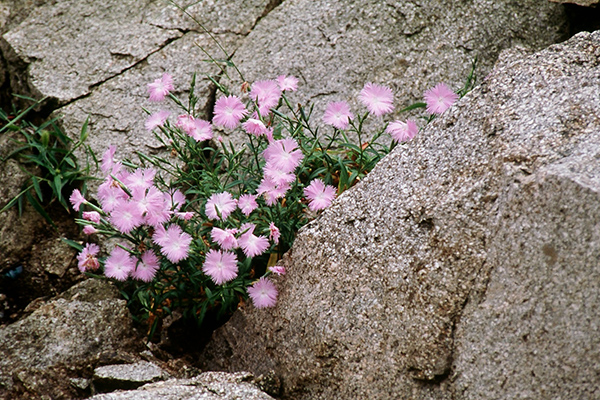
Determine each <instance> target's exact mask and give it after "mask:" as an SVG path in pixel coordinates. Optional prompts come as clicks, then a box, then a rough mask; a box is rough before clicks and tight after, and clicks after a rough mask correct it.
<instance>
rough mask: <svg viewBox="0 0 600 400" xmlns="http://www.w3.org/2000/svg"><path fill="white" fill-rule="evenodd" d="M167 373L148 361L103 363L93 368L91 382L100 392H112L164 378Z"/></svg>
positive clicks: (167, 375)
mask: <svg viewBox="0 0 600 400" xmlns="http://www.w3.org/2000/svg"><path fill="white" fill-rule="evenodd" d="M168 377H169V374H168V373H167V372H166V371H165V370H163V369H162V368H160V367H159V366H157V365H156V364H153V363H151V362H148V361H139V362H137V363H135V364H114V365H103V366H101V367H97V368H96V369H95V370H94V376H93V383H94V388H95V389H96V391H98V392H100V393H105V392H112V391H114V390H117V389H124V390H130V389H136V388H138V387H140V386H142V385H144V384H146V383H152V382H156V381H161V380H165V379H167V378H168Z"/></svg>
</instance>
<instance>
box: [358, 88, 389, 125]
mask: <svg viewBox="0 0 600 400" xmlns="http://www.w3.org/2000/svg"><path fill="white" fill-rule="evenodd" d="M358 99H359V100H360V101H361V102H362V103H363V104H364V105H365V106H366V107H367V109H368V110H369V112H370V113H371V114H373V115H375V116H377V117H379V116H381V115H383V114H387V113H389V112H391V111H392V110H393V109H394V105H393V102H394V94H393V93H392V90H391V89H390V88H388V87H385V86H381V85H377V84H374V83H367V84H366V85H365V87H364V88H363V89H362V90H361V91H360V95H359V96H358Z"/></svg>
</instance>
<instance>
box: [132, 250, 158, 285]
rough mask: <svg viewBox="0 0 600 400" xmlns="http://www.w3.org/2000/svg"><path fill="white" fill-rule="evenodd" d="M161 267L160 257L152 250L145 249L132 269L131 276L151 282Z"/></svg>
mask: <svg viewBox="0 0 600 400" xmlns="http://www.w3.org/2000/svg"><path fill="white" fill-rule="evenodd" d="M159 268H160V263H159V260H158V257H157V255H156V254H154V252H153V251H152V250H147V251H145V252H144V253H143V254H142V256H141V257H140V259H139V260H138V262H137V265H136V266H135V269H134V270H133V271H131V277H132V278H135V279H139V280H141V281H144V282H151V281H152V279H154V277H155V276H156V271H158V269H159Z"/></svg>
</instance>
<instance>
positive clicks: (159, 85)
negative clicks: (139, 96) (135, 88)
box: [148, 73, 174, 101]
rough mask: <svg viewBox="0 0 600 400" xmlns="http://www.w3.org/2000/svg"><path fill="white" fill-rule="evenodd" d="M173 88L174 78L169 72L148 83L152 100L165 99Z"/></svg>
mask: <svg viewBox="0 0 600 400" xmlns="http://www.w3.org/2000/svg"><path fill="white" fill-rule="evenodd" d="M173 89H174V87H173V78H172V77H171V75H169V74H167V73H165V74H163V76H162V78H160V79H157V80H155V81H154V82H152V83H149V84H148V93H149V94H150V101H163V100H164V99H165V97H166V96H167V95H168V94H169V92H170V91H172V90H173Z"/></svg>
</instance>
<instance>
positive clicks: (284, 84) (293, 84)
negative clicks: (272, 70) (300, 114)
mask: <svg viewBox="0 0 600 400" xmlns="http://www.w3.org/2000/svg"><path fill="white" fill-rule="evenodd" d="M277 83H278V84H279V89H281V91H282V92H285V91H288V90H290V91H292V92H294V91H296V90H297V89H298V78H296V77H295V76H285V75H279V76H278V77H277Z"/></svg>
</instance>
